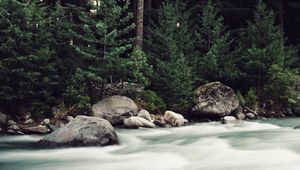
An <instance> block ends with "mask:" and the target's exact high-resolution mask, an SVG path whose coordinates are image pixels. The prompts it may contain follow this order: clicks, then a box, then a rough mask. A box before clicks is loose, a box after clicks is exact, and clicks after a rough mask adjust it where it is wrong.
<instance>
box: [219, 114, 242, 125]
mask: <svg viewBox="0 0 300 170" xmlns="http://www.w3.org/2000/svg"><path fill="white" fill-rule="evenodd" d="M221 123H222V124H236V123H239V120H238V119H236V118H235V117H233V116H225V117H223V118H222V119H221Z"/></svg>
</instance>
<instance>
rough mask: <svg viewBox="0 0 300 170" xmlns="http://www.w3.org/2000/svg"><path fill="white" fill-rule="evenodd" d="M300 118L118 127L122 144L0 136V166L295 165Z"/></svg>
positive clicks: (40, 169)
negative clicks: (46, 142) (46, 143)
mask: <svg viewBox="0 0 300 170" xmlns="http://www.w3.org/2000/svg"><path fill="white" fill-rule="evenodd" d="M297 124H298V125H300V119H286V120H272V121H261V122H243V123H241V124H238V125H222V124H220V123H218V122H211V123H201V124H200V123H199V124H194V125H189V126H185V127H180V128H162V129H137V130H128V129H118V130H117V134H118V136H119V139H120V145H115V146H108V147H103V148H97V147H89V148H65V149H43V148H38V149H37V148H36V147H34V144H33V143H34V142H35V141H37V140H39V139H40V138H41V137H42V136H3V137H0V169H1V170H18V169H20V170H94V169H95V170H299V169H300V142H299V139H300V130H295V129H293V127H294V126H296V125H297Z"/></svg>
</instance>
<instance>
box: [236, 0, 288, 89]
mask: <svg viewBox="0 0 300 170" xmlns="http://www.w3.org/2000/svg"><path fill="white" fill-rule="evenodd" d="M240 50H241V54H240V55H241V57H240V61H239V66H240V69H241V71H242V75H243V77H242V79H243V80H244V81H245V83H246V86H248V87H249V86H252V87H257V90H258V92H260V90H261V88H262V85H263V83H264V82H266V79H267V77H266V76H267V72H268V70H269V68H270V67H271V66H272V65H274V64H276V65H278V66H280V67H282V66H283V64H284V55H285V52H284V46H283V42H282V38H281V33H280V30H279V28H278V27H277V26H276V25H275V18H274V14H273V12H272V11H270V10H268V9H266V6H265V4H263V3H262V1H259V3H258V5H257V7H256V12H255V16H254V20H253V21H252V22H249V23H248V27H247V28H246V30H245V31H244V32H242V34H241V41H240Z"/></svg>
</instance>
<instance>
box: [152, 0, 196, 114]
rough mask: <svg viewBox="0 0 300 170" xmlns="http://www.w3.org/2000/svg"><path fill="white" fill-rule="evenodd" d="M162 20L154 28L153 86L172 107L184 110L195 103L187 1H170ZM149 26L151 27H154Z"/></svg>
mask: <svg viewBox="0 0 300 170" xmlns="http://www.w3.org/2000/svg"><path fill="white" fill-rule="evenodd" d="M158 17H159V18H158V22H157V23H156V25H153V26H152V27H151V28H150V29H151V30H152V31H151V34H150V36H148V43H149V44H150V46H152V47H153V46H154V47H158V46H160V48H158V49H155V48H152V49H151V50H150V49H149V47H148V49H149V51H148V54H149V56H150V58H151V60H152V63H153V64H154V74H153V78H152V88H153V89H156V90H157V91H158V92H159V94H160V95H161V96H162V97H163V99H164V100H165V102H166V104H167V106H168V107H169V108H170V109H174V110H178V111H184V110H186V109H187V108H188V107H189V105H190V104H191V98H192V89H193V83H194V77H193V73H192V68H191V66H190V65H191V62H189V61H191V59H193V58H194V56H192V54H193V53H192V52H193V41H192V38H191V36H192V35H191V33H190V32H189V27H188V23H187V18H188V15H187V13H185V8H184V4H181V3H180V4H179V3H178V1H177V3H172V2H167V3H164V4H163V5H162V6H161V7H160V8H159V9H158ZM150 29H149V30H150Z"/></svg>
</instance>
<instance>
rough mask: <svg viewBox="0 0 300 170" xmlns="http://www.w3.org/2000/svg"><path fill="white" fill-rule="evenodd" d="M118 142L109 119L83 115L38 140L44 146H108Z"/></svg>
mask: <svg viewBox="0 0 300 170" xmlns="http://www.w3.org/2000/svg"><path fill="white" fill-rule="evenodd" d="M117 143H118V137H117V134H116V132H115V130H114V128H113V127H112V125H111V124H110V123H109V122H108V121H107V120H105V119H102V118H99V117H88V116H81V115H80V116H77V117H75V118H74V119H73V120H72V121H71V122H69V123H68V124H66V125H65V126H63V127H60V128H58V129H57V130H55V131H54V132H53V133H51V134H49V135H47V136H46V137H44V138H42V139H41V140H40V141H38V144H40V145H44V146H106V145H112V144H117Z"/></svg>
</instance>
